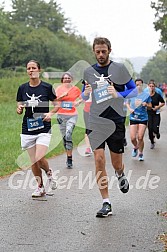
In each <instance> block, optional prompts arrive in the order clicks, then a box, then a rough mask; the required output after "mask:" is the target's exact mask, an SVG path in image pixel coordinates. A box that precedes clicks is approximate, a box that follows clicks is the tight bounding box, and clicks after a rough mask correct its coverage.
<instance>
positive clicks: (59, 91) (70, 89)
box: [56, 72, 82, 168]
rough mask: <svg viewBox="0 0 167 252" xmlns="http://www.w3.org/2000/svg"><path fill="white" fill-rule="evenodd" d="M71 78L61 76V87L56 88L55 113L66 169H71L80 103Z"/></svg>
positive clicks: (66, 75) (78, 91)
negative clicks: (64, 151) (73, 137)
mask: <svg viewBox="0 0 167 252" xmlns="http://www.w3.org/2000/svg"><path fill="white" fill-rule="evenodd" d="M72 81H73V77H72V75H71V74H70V73H69V72H66V73H64V74H63V76H62V78H61V83H62V84H61V85H60V86H58V87H57V88H56V95H57V98H58V99H59V97H62V98H61V99H60V108H59V109H58V111H57V121H58V123H59V128H60V132H61V134H62V137H63V144H64V148H65V150H66V152H67V162H66V165H67V168H72V167H73V163H72V149H73V142H72V134H73V130H74V128H75V125H76V123H77V119H78V112H77V109H76V107H77V106H78V105H79V104H80V103H82V98H81V90H80V89H79V88H78V87H76V86H73V85H72Z"/></svg>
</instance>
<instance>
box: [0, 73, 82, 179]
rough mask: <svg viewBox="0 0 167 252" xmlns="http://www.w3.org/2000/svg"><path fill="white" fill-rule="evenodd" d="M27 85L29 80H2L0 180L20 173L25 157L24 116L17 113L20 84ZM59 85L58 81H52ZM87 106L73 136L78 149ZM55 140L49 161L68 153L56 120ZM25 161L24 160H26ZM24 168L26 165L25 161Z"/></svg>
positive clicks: (0, 91)
mask: <svg viewBox="0 0 167 252" xmlns="http://www.w3.org/2000/svg"><path fill="white" fill-rule="evenodd" d="M26 81H27V76H26V75H25V76H23V77H21V78H20V77H17V78H16V77H13V78H4V79H0V118H1V120H0V177H2V176H5V175H8V174H10V173H13V172H14V171H16V170H18V169H19V165H18V163H17V162H16V160H17V158H18V157H19V158H21V159H22V157H23V156H24V153H23V151H22V150H21V147H20V133H21V125H22V117H23V116H22V115H21V116H20V115H17V113H16V104H17V103H16V93H17V89H18V87H19V85H20V84H22V83H24V82H26ZM48 82H50V83H52V84H53V83H55V80H52V81H48ZM82 107H83V105H82V106H80V107H79V108H78V111H79V118H78V122H77V126H76V127H75V129H74V133H73V142H74V146H77V145H78V144H79V143H80V142H81V141H82V140H83V139H84V133H85V130H84V123H83V108H82ZM52 126H53V130H52V139H51V144H50V149H49V152H48V154H47V156H46V157H47V158H49V157H53V156H56V155H59V154H61V153H63V152H64V147H63V144H62V141H61V135H60V131H59V128H58V125H57V121H56V116H53V120H52ZM23 160H24V158H23ZM23 164H25V165H26V163H25V161H24V162H23Z"/></svg>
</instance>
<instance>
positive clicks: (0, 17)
mask: <svg viewBox="0 0 167 252" xmlns="http://www.w3.org/2000/svg"><path fill="white" fill-rule="evenodd" d="M8 25H9V23H8V21H7V15H6V14H5V13H4V12H3V8H0V38H1V39H0V67H1V66H2V63H3V61H4V59H5V57H6V55H7V54H8V52H9V50H10V42H9V39H8V36H7V34H6V31H7V30H8V29H7V28H8Z"/></svg>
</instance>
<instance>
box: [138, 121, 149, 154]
mask: <svg viewBox="0 0 167 252" xmlns="http://www.w3.org/2000/svg"><path fill="white" fill-rule="evenodd" d="M146 127H147V125H145V124H139V127H138V148H139V154H140V153H143V149H144V133H145V131H146Z"/></svg>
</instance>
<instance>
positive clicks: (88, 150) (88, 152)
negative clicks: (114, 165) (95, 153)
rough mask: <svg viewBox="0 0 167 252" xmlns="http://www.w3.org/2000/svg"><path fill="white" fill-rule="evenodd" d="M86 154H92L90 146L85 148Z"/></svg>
mask: <svg viewBox="0 0 167 252" xmlns="http://www.w3.org/2000/svg"><path fill="white" fill-rule="evenodd" d="M85 155H86V156H90V155H92V150H91V148H90V147H89V148H86V150H85Z"/></svg>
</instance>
